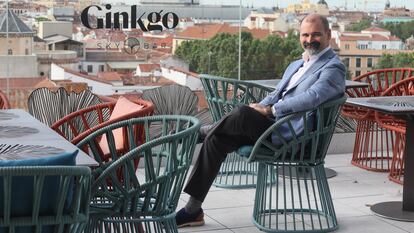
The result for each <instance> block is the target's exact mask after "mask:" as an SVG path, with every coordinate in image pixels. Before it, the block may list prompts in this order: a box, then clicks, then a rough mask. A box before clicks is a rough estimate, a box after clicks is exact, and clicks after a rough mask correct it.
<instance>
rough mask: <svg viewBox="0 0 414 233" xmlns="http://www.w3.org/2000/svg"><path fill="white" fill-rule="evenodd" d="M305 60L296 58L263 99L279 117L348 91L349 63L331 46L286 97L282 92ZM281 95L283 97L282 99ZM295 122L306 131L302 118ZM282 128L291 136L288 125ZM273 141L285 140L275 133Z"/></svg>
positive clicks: (275, 142) (296, 128)
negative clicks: (347, 75) (346, 63)
mask: <svg viewBox="0 0 414 233" xmlns="http://www.w3.org/2000/svg"><path fill="white" fill-rule="evenodd" d="M303 62H304V61H303V60H302V59H300V60H297V61H294V62H292V63H291V64H290V65H289V66H288V67H287V69H286V71H285V73H284V74H283V77H282V80H281V81H280V82H279V83H278V85H277V86H276V89H275V90H274V91H273V92H271V93H269V94H268V95H267V96H266V97H265V98H264V99H263V100H262V101H260V104H261V105H264V106H268V105H271V106H273V105H274V106H275V110H276V116H275V120H276V121H277V120H278V119H280V118H281V117H283V116H286V115H288V114H291V113H295V112H302V111H307V110H310V109H313V108H315V107H317V106H319V105H320V104H322V103H324V102H326V101H328V100H330V99H334V98H337V97H340V96H342V95H343V94H344V92H345V66H344V65H343V64H342V62H341V61H340V60H339V58H338V56H337V55H336V54H335V52H334V51H333V50H332V49H329V50H328V51H326V52H325V53H324V54H323V55H322V56H321V57H320V58H319V59H318V60H317V61H316V62H315V63H314V64H313V65H312V66H311V67H310V68H309V69H308V70H307V71H306V72H305V73H304V74H303V76H302V77H301V78H300V79H299V80H298V81H297V82H296V84H295V85H293V86H292V87H291V88H290V89H289V90H287V91H286V93H285V95H284V96H283V97H282V96H281V95H282V94H281V92H282V91H283V90H284V88H285V87H286V86H287V84H288V83H289V80H290V79H291V78H292V76H293V74H295V73H296V71H297V70H298V69H299V68H300V67H301V66H302V65H303ZM280 99H282V100H281V101H280V102H279V100H280ZM312 118H313V117H310V118H309V121H310V122H309V123H310V126H311V125H312V122H313V120H312ZM292 123H293V128H294V130H295V132H296V133H297V134H300V133H302V132H303V125H304V124H303V120H302V118H301V119H297V120H295V121H293V122H292ZM279 132H280V133H281V134H282V136H283V137H284V138H285V139H291V136H290V137H289V134H290V131H289V129H288V128H287V125H286V126H285V127H283V126H282V127H281V128H280V129H279ZM272 142H273V143H274V144H280V143H281V142H280V141H279V140H278V138H277V137H276V136H275V135H272Z"/></svg>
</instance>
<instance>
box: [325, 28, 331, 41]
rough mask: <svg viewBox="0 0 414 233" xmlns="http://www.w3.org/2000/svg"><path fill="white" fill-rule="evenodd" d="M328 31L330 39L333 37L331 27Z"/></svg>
mask: <svg viewBox="0 0 414 233" xmlns="http://www.w3.org/2000/svg"><path fill="white" fill-rule="evenodd" d="M326 33H327V34H328V38H329V40H330V39H331V37H332V34H331V33H332V32H331V29H328V30H327V31H326Z"/></svg>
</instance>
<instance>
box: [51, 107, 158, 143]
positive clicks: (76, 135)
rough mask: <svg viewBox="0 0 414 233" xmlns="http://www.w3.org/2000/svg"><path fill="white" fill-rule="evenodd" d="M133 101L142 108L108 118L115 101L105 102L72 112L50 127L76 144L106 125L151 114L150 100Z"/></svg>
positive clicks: (152, 109) (152, 108)
mask: <svg viewBox="0 0 414 233" xmlns="http://www.w3.org/2000/svg"><path fill="white" fill-rule="evenodd" d="M115 101H116V100H115ZM133 102H134V103H135V104H138V105H140V106H142V108H140V109H137V110H136V111H134V112H132V113H130V114H126V115H123V116H121V117H118V118H116V119H112V120H109V117H110V115H111V113H112V111H113V110H114V107H115V105H116V102H106V103H103V104H98V105H94V106H90V107H87V108H84V109H81V110H78V111H76V112H72V113H70V114H69V115H67V116H65V117H63V118H62V119H60V120H58V121H57V122H55V123H54V124H53V125H52V126H51V128H52V129H53V130H55V131H56V132H58V133H59V134H60V135H62V136H63V137H64V138H66V139H67V140H68V141H71V142H72V143H73V144H77V143H78V142H80V141H81V140H82V139H83V138H85V137H86V136H87V135H89V134H91V133H92V132H94V131H96V130H97V129H99V128H102V127H104V126H106V125H109V124H112V123H114V122H118V121H122V120H126V119H130V118H134V117H144V116H149V115H152V113H153V111H154V105H153V104H152V103H151V102H149V101H145V100H136V101H133Z"/></svg>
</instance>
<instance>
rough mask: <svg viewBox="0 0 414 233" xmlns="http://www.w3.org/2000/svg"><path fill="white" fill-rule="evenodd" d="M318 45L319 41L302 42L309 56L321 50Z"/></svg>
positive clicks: (319, 44)
mask: <svg viewBox="0 0 414 233" xmlns="http://www.w3.org/2000/svg"><path fill="white" fill-rule="evenodd" d="M320 47H321V43H319V42H318V41H312V42H310V43H308V42H303V48H304V50H305V52H306V53H307V54H308V55H309V56H313V55H316V54H318V53H319V52H320V51H321V50H320Z"/></svg>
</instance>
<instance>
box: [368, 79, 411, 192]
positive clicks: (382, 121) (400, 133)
mask: <svg viewBox="0 0 414 233" xmlns="http://www.w3.org/2000/svg"><path fill="white" fill-rule="evenodd" d="M404 95H414V77H410V78H406V79H404V80H401V81H399V82H397V83H395V84H394V85H392V86H391V87H389V88H388V89H387V90H386V91H385V92H383V93H382V96H404ZM375 119H376V120H377V122H378V124H379V125H380V126H381V127H383V128H385V129H388V130H391V131H393V132H395V141H394V143H393V156H392V160H391V169H390V174H389V176H388V178H389V179H390V180H391V181H393V182H396V183H398V184H403V182H404V150H405V127H406V123H405V120H403V119H400V118H397V117H395V116H391V115H386V114H383V113H380V112H375Z"/></svg>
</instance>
